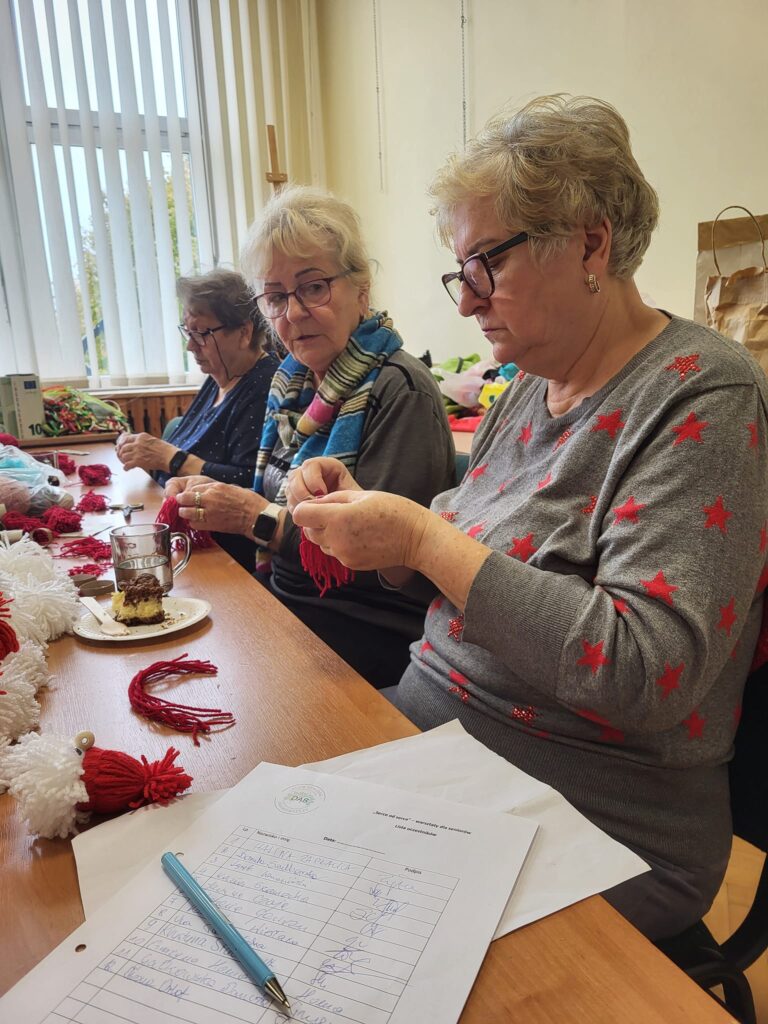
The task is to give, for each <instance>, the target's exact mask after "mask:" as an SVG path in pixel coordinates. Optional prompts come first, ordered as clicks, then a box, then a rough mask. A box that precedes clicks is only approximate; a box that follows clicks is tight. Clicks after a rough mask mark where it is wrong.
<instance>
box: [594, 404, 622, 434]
mask: <svg viewBox="0 0 768 1024" xmlns="http://www.w3.org/2000/svg"><path fill="white" fill-rule="evenodd" d="M625 426H626V423H623V422H622V419H621V409H614V410H613V412H612V413H610V414H609V415H608V416H601V415H600V414H599V413H598V416H597V423H596V424H595V425H594V426H593V427H592V432H593V433H595V432H597V431H598V430H605V431H607V433H608V434H610V437H611V440H613V439H614V437H616V435H617V434H618V432H619V431H620V430H621V428H622V427H625Z"/></svg>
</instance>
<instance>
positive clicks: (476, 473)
mask: <svg viewBox="0 0 768 1024" xmlns="http://www.w3.org/2000/svg"><path fill="white" fill-rule="evenodd" d="M486 469H488V463H487V462H484V463H483V464H482V466H475V468H474V469H473V470H471V471H470V474H469V475H470V476H471V477H472V479H473V480H477V479H478V478H479V477H481V476H482V475H483V473H484V472H485V471H486Z"/></svg>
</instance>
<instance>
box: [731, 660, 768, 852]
mask: <svg viewBox="0 0 768 1024" xmlns="http://www.w3.org/2000/svg"><path fill="white" fill-rule="evenodd" d="M766 726H768V664H765V665H763V666H762V668H759V669H758V670H757V671H756V672H753V673H752V675H750V676H749V678H748V679H747V683H746V686H745V688H744V699H743V701H742V705H741V721H740V722H739V728H738V731H737V733H736V743H735V754H734V757H733V760H732V761H731V764H730V769H729V779H730V787H731V812H732V814H733V831H734V832H735V833H736V835H737V836H741V838H742V839H745V840H746V841H747V842H748V843H751V844H752V845H753V846H757V847H758V848H759V849H760V850H763V851H764V852H768V742H766V739H767V738H766Z"/></svg>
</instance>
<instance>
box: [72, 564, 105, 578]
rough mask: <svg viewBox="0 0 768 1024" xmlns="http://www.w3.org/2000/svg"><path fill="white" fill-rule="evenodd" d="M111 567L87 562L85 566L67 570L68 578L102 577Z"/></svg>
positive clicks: (75, 566) (74, 566) (76, 566)
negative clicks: (81, 576)
mask: <svg viewBox="0 0 768 1024" xmlns="http://www.w3.org/2000/svg"><path fill="white" fill-rule="evenodd" d="M108 568H109V565H108V564H106V563H102V564H101V565H97V564H96V562H87V563H86V564H85V565H73V566H72V568H71V569H67V575H68V576H80V575H83V576H101V574H102V573H103V572H106V571H107V569H108Z"/></svg>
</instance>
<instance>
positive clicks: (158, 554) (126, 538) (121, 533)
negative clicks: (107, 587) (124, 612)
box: [109, 523, 192, 594]
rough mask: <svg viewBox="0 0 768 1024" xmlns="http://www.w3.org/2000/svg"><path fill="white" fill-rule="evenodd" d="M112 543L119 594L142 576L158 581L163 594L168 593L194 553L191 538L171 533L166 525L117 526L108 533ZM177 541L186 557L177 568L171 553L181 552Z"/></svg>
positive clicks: (178, 562) (183, 557) (180, 560)
mask: <svg viewBox="0 0 768 1024" xmlns="http://www.w3.org/2000/svg"><path fill="white" fill-rule="evenodd" d="M109 539H110V541H111V543H112V563H113V565H114V568H115V585H116V586H117V589H118V590H124V589H125V587H126V586H127V584H129V583H132V582H133V581H134V580H135V579H136V577H137V576H141V575H142V573H149V574H150V575H152V576H154V577H155V578H156V579H157V582H158V583H159V584H160V586H161V587H162V588H163V593H164V594H167V593H169V592H170V590H171V587H172V586H173V581H174V579H175V578H176V577H177V576H178V575H179V574H180V573H182V572H184V570H185V569H186V567H187V563H188V562H189V556H190V554H191V551H192V549H191V546H190V543H189V537H188V536H187V535H186V534H184V533H171V528H170V526H167V525H166V524H165V523H137V524H135V525H131V526H116V527H115V528H114V529H113V530H110V531H109ZM177 541H178V542H179V543H180V545H181V547H182V548H183V549H184V553H183V554H182V555H181V557H180V559H179V560H178V561H177V562H176V564H175V565H174V563H173V560H172V551H173V550H174V549H177V550H178V545H177V543H176V542H177Z"/></svg>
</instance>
